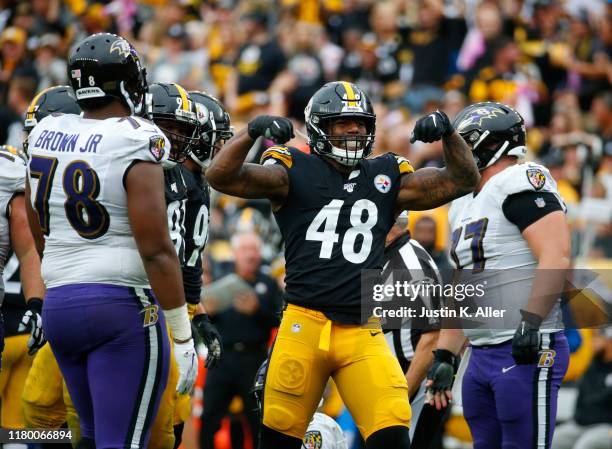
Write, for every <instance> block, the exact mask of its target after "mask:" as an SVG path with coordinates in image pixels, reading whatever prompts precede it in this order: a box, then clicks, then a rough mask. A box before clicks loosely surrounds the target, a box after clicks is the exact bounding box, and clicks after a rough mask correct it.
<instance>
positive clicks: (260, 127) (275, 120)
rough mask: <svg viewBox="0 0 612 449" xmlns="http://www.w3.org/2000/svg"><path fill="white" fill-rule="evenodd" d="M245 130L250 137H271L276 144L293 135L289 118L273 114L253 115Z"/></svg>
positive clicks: (287, 139) (285, 140) (289, 138)
mask: <svg viewBox="0 0 612 449" xmlns="http://www.w3.org/2000/svg"><path fill="white" fill-rule="evenodd" d="M247 130H248V133H249V136H250V137H251V139H257V138H258V137H259V136H264V137H265V138H266V139H272V140H273V141H274V142H276V143H278V144H283V143H285V142H287V141H289V140H291V139H292V138H293V137H295V136H294V134H293V123H291V120H289V119H288V118H284V117H275V116H273V115H260V116H258V117H255V118H254V119H253V120H251V121H250V122H249V125H248V128H247Z"/></svg>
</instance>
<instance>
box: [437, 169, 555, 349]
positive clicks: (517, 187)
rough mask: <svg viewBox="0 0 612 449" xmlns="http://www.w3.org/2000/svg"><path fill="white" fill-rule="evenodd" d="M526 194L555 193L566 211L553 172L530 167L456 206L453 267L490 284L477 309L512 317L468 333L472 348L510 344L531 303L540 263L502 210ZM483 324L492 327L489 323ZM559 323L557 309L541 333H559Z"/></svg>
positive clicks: (506, 174) (498, 178)
mask: <svg viewBox="0 0 612 449" xmlns="http://www.w3.org/2000/svg"><path fill="white" fill-rule="evenodd" d="M525 191H532V192H551V193H553V194H554V195H555V196H556V197H557V198H558V200H559V202H560V204H561V205H562V207H563V208H565V206H564V203H563V200H562V199H561V197H560V196H559V194H558V192H557V184H556V182H555V180H554V179H553V177H552V176H551V175H550V173H549V171H548V169H546V168H545V167H543V166H542V165H539V164H535V163H531V162H526V163H522V164H516V165H512V166H510V167H507V168H506V169H504V170H503V171H501V172H500V173H497V174H496V175H495V176H493V177H492V178H490V179H489V180H488V181H487V183H486V184H485V185H484V186H483V188H482V190H481V191H480V192H479V193H478V194H477V195H476V196H474V194H473V193H469V194H467V195H465V196H463V197H461V198H458V199H456V200H455V201H453V202H452V204H451V207H450V210H449V221H450V227H451V231H452V237H451V239H452V243H451V259H452V261H453V264H454V265H455V267H456V268H462V269H464V273H467V274H466V276H468V277H469V279H470V282H476V283H480V282H483V283H485V284H484V285H485V286H486V288H485V289H484V291H485V295H484V296H483V297H482V298H479V299H476V300H475V305H477V306H483V307H492V308H493V310H506V311H508V315H509V316H504V317H503V318H501V319H496V320H489V321H488V323H489V324H491V327H492V328H491V329H484V328H482V329H481V328H475V329H467V328H466V329H464V331H465V334H466V336H467V337H468V338H469V339H470V342H471V343H472V344H475V345H485V344H497V343H502V342H504V341H507V340H509V339H511V338H512V337H513V335H514V332H515V330H516V327H518V324H519V322H520V318H521V317H520V314H519V309H520V308H525V306H526V305H527V302H528V300H529V296H530V292H531V286H532V282H533V277H534V274H535V268H536V266H537V260H536V258H535V257H534V256H533V254H532V252H531V249H530V248H529V245H528V243H527V241H526V240H525V239H524V238H523V235H522V234H521V231H520V229H519V228H518V227H517V226H516V225H515V224H514V223H512V222H510V221H509V220H508V219H507V218H506V216H505V215H504V212H503V209H502V206H503V204H504V201H505V200H506V198H507V197H508V196H509V195H512V194H515V193H520V192H525ZM538 201H541V202H540V204H538ZM543 201H544V200H543V199H538V198H537V197H536V199H535V206H534V207H544V204H543ZM483 270H484V271H483ZM480 321H484V322H485V323H487V318H483V319H481V320H480ZM559 323H560V308H559V306H556V307H555V308H554V309H553V310H552V311H551V313H550V314H549V316H548V317H547V318H546V319H545V320H544V322H543V324H542V330H543V331H544V330H547V331H555V330H558V327H559ZM547 327H548V328H547Z"/></svg>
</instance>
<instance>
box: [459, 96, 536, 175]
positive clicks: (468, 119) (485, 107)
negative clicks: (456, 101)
mask: <svg viewBox="0 0 612 449" xmlns="http://www.w3.org/2000/svg"><path fill="white" fill-rule="evenodd" d="M453 127H454V128H455V129H456V130H457V132H458V133H459V134H460V135H461V137H463V139H464V140H465V141H466V143H467V144H468V145H469V146H470V148H471V149H472V154H473V156H474V160H475V161H476V165H477V167H478V169H479V170H481V171H482V170H484V169H485V168H487V167H490V166H491V165H493V164H495V163H496V162H497V161H498V160H499V159H500V158H501V157H503V156H515V157H517V158H523V157H524V156H525V153H526V152H527V148H526V147H525V138H526V136H525V122H524V120H523V117H521V115H520V114H519V113H518V112H516V111H515V110H514V109H512V108H511V107H509V106H507V105H505V104H501V103H494V102H481V103H476V104H473V105H470V106H468V107H466V108H464V109H463V110H462V111H461V112H459V114H457V117H455V120H454V121H453Z"/></svg>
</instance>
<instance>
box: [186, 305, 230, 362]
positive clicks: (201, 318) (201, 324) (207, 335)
mask: <svg viewBox="0 0 612 449" xmlns="http://www.w3.org/2000/svg"><path fill="white" fill-rule="evenodd" d="M193 324H194V326H195V327H196V329H197V330H198V333H199V334H200V336H201V337H202V340H204V344H205V345H206V349H208V355H207V356H206V363H205V364H204V366H205V367H206V368H214V366H215V365H216V364H217V362H219V360H220V359H221V354H222V350H223V348H222V346H221V335H220V334H219V331H218V330H217V328H216V327H215V325H214V324H213V323H211V322H210V318H209V317H208V315H207V314H205V313H202V314H200V315H196V316H194V317H193Z"/></svg>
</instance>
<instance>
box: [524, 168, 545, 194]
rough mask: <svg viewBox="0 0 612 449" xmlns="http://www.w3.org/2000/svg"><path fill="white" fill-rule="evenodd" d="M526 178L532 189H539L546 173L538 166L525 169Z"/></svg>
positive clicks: (543, 182) (542, 184)
mask: <svg viewBox="0 0 612 449" xmlns="http://www.w3.org/2000/svg"><path fill="white" fill-rule="evenodd" d="M527 179H528V180H529V183H530V184H531V185H532V186H533V188H534V189H536V190H540V189H541V188H542V187H544V184H545V183H546V175H545V174H544V172H543V171H542V170H540V169H539V168H530V169H528V170H527Z"/></svg>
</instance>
